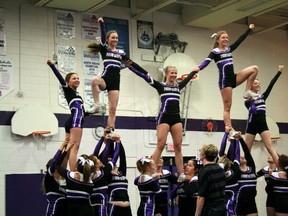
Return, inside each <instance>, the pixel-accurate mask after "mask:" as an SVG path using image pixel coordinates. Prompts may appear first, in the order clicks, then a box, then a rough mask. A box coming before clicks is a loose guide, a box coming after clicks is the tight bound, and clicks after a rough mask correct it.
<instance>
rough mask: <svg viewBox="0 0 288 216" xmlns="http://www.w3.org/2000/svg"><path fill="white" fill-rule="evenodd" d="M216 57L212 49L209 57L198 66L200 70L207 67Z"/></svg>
mask: <svg viewBox="0 0 288 216" xmlns="http://www.w3.org/2000/svg"><path fill="white" fill-rule="evenodd" d="M214 57H215V53H214V52H213V51H212V52H210V54H209V55H208V57H207V58H206V59H205V60H204V61H203V62H202V63H201V64H200V65H198V66H197V67H198V68H199V70H203V69H204V68H205V67H207V66H208V65H209V64H210V62H211V61H212V60H213V59H214Z"/></svg>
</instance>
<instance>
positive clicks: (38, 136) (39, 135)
mask: <svg viewBox="0 0 288 216" xmlns="http://www.w3.org/2000/svg"><path fill="white" fill-rule="evenodd" d="M50 133H51V131H34V132H32V136H33V138H34V139H35V141H36V145H37V149H38V150H42V151H44V150H46V146H47V141H48V139H47V137H48V136H50Z"/></svg>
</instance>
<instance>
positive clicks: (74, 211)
mask: <svg viewBox="0 0 288 216" xmlns="http://www.w3.org/2000/svg"><path fill="white" fill-rule="evenodd" d="M72 146H73V143H70V142H69V143H68V145H67V147H66V149H65V150H64V151H63V152H62V154H61V155H60V157H59V158H58V160H57V162H56V169H57V170H58V172H59V174H60V175H61V176H62V177H63V178H65V179H66V194H67V209H68V214H67V215H68V216H82V215H85V216H94V211H93V207H92V206H91V202H90V195H91V194H92V191H93V183H92V180H91V176H92V174H93V173H94V171H95V167H94V163H93V161H92V160H91V159H90V158H89V156H88V155H85V154H82V155H81V156H80V157H78V160H77V162H76V167H77V170H76V171H69V170H67V169H65V168H63V167H62V166H61V164H62V162H63V160H64V158H65V156H66V155H67V152H69V151H70V150H71V148H72Z"/></svg>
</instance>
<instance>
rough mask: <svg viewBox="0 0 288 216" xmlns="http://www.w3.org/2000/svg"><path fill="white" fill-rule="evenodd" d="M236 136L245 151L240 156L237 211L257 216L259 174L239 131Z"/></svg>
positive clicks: (241, 213) (238, 213)
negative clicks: (256, 199)
mask: <svg viewBox="0 0 288 216" xmlns="http://www.w3.org/2000/svg"><path fill="white" fill-rule="evenodd" d="M236 136H237V139H239V141H240V143H241V147H242V149H243V152H244V157H243V156H240V178H239V180H238V184H239V190H238V194H237V198H236V213H237V215H250V216H257V215H258V210H257V205H256V201H255V197H256V194H257V190H256V186H257V175H256V170H255V168H256V167H255V162H254V160H253V158H252V155H251V154H250V152H249V149H248V147H247V145H246V143H245V141H244V140H243V139H242V137H241V134H240V133H238V134H237V135H236Z"/></svg>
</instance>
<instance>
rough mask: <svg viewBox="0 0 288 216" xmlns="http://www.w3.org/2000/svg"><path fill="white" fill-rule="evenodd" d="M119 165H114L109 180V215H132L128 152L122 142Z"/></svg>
mask: <svg viewBox="0 0 288 216" xmlns="http://www.w3.org/2000/svg"><path fill="white" fill-rule="evenodd" d="M119 160H120V162H119V167H117V166H114V168H113V170H112V171H111V174H110V176H109V181H108V194H109V198H108V216H132V212H131V206H130V201H129V195H128V179H127V177H126V169H127V162H126V154H125V150H124V147H123V145H122V143H121V142H120V153H119Z"/></svg>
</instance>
